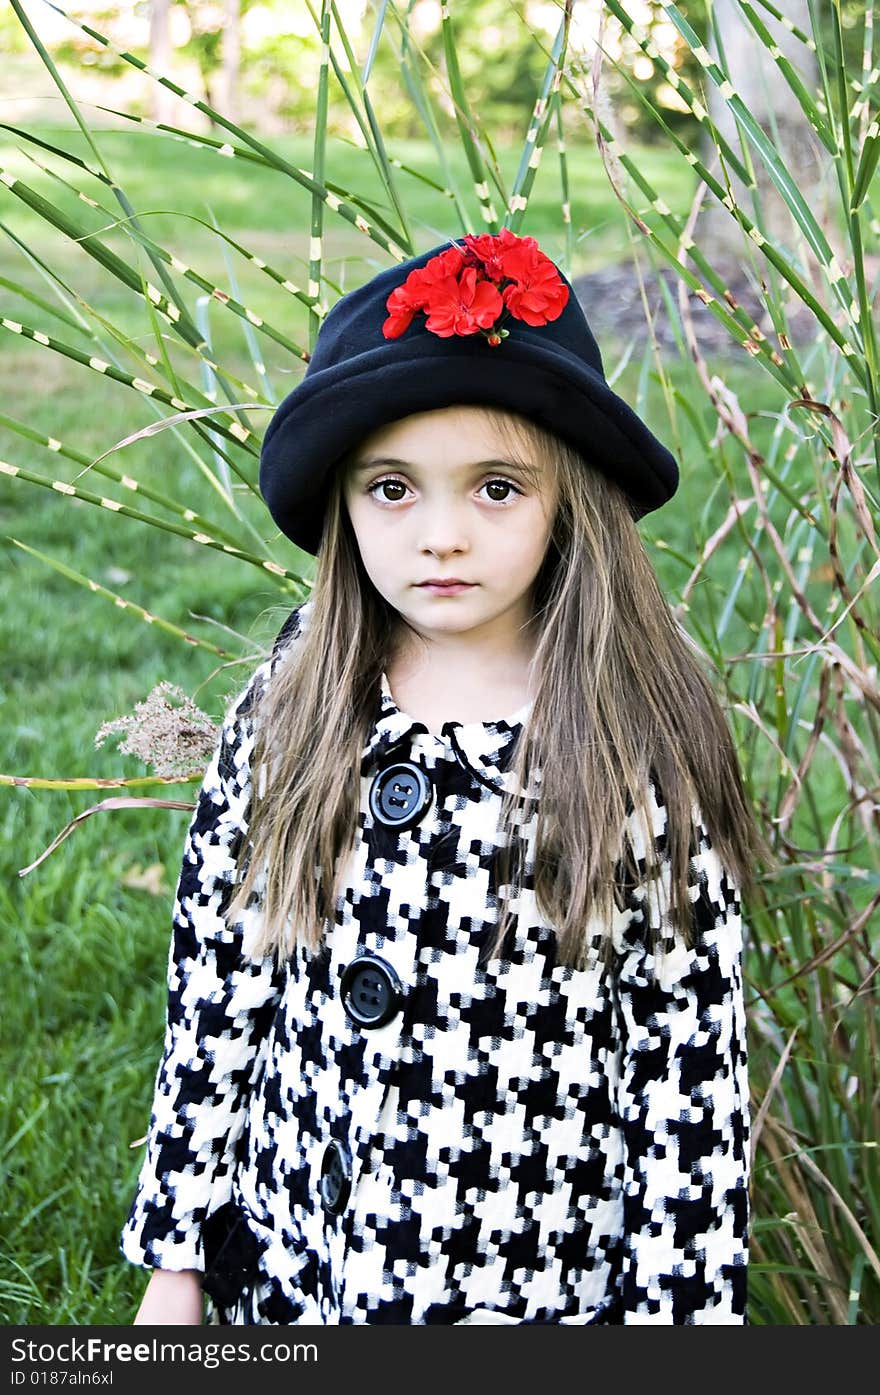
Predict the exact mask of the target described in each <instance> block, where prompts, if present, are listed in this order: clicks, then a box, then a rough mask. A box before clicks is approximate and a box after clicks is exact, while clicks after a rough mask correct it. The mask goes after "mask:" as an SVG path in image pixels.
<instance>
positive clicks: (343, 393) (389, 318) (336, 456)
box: [260, 230, 678, 554]
mask: <svg viewBox="0 0 880 1395" xmlns="http://www.w3.org/2000/svg"><path fill="white" fill-rule="evenodd" d="M454 404H473V405H481V404H482V405H490V406H496V407H502V408H505V409H506V410H507V411H510V412H514V413H518V414H519V415H521V416H525V417H529V418H531V419H532V420H534V421H536V422H538V423H539V424H540V425H541V426H543V427H545V428H547V429H549V430H550V431H552V432H555V433H556V435H558V436H560V437H562V438H563V439H564V440H565V441H567V442H569V443H570V444H571V445H572V446H574V447H575V448H576V449H577V450H579V451H580V452H581V454H582V455H583V456H584V457H585V458H586V459H587V460H588V461H589V462H590V463H591V464H593V465H594V466H595V467H596V468H597V469H599V470H601V471H602V472H603V473H604V474H606V475H608V476H609V477H610V478H611V479H613V480H615V481H616V482H617V484H619V486H620V487H621V489H623V490H624V492H625V493H626V494H627V495H628V496H629V498H630V501H631V504H632V507H633V512H634V516H635V517H636V518H641V517H642V516H643V515H644V514H646V513H650V512H652V511H653V510H654V509H658V508H660V506H661V505H662V504H665V503H666V502H667V500H668V499H670V498H671V497H672V495H673V494H674V493H675V490H676V488H677V486H678V466H677V464H676V461H675V457H674V456H673V455H672V454H671V452H670V451H669V450H667V449H666V447H665V446H664V445H662V444H661V442H660V441H658V440H657V438H656V437H655V436H654V435H653V434H652V432H651V431H649V429H648V427H647V426H646V425H645V423H644V422H643V421H642V419H641V418H640V417H639V416H638V415H637V414H636V412H634V411H633V409H632V408H631V407H630V406H628V405H627V403H626V402H624V401H623V399H622V398H620V397H618V396H617V395H616V393H614V392H612V390H611V388H610V387H609V386H608V384H607V382H606V381H605V372H604V368H603V365H602V356H601V354H600V352H599V346H598V344H597V343H596V340H595V338H594V337H593V334H592V332H591V330H590V326H589V324H588V323H587V320H586V317H585V315H584V312H583V309H582V308H581V306H580V304H579V302H578V300H577V297H576V296H575V294H574V290H573V289H572V286H571V283H570V282H569V281H568V280H567V278H566V277H565V276H564V275H563V274H562V272H560V271H559V268H558V267H557V266H556V265H555V263H553V262H552V261H550V259H549V258H548V257H546V256H545V254H544V253H543V252H541V251H540V249H538V246H537V243H536V242H535V240H534V238H530V237H529V238H521V237H517V236H516V235H515V234H513V233H510V232H509V231H507V230H503V231H502V233H501V234H499V235H498V236H491V235H489V234H483V235H479V236H471V235H468V236H465V237H463V238H460V239H458V240H457V241H452V240H450V241H449V242H444V243H441V244H440V245H439V246H438V247H434V248H432V249H431V250H430V251H428V252H422V253H420V254H419V255H418V256H417V257H412V258H410V259H409V260H408V261H404V262H400V263H398V264H397V265H396V266H393V267H389V268H388V269H387V270H384V271H380V272H379V273H378V274H377V275H375V276H374V277H372V278H371V280H369V281H367V282H366V283H365V284H364V285H362V286H359V287H358V288H357V289H356V290H353V291H350V292H349V293H348V294H347V295H344V296H342V297H341V299H340V300H338V301H337V302H336V304H335V305H334V306H333V308H332V309H331V310H330V311H329V313H328V314H327V316H326V317H325V319H324V321H323V324H322V325H321V328H320V330H319V332H318V337H317V340H316V342H315V349H314V353H313V354H312V357H311V360H310V362H309V365H308V368H307V369H306V372H305V375H304V377H303V378H302V379H301V381H300V382H299V384H298V385H297V386H296V387H295V388H294V389H293V391H292V392H290V393H288V395H287V397H285V398H284V400H283V401H282V402H281V404H280V405H279V406H278V408H277V409H276V411H275V413H274V415H273V417H272V419H271V420H270V422H269V425H268V427H267V429H266V434H265V436H264V438H263V446H262V454H261V459H260V489H261V491H262V493H263V497H264V499H265V500H266V503H267V505H268V507H269V511H270V513H271V515H272V517H273V519H274V520H275V522H276V523H277V525H278V527H279V528H280V529H281V531H282V532H283V533H286V535H287V536H288V537H289V538H290V539H291V540H292V541H293V542H295V543H296V544H297V546H298V547H301V548H304V549H305V551H306V552H310V553H313V554H314V553H316V552H317V551H318V547H319V545H320V541H321V532H322V528H323V522H324V514H325V510H326V503H327V492H328V486H329V482H330V479H331V475H332V471H333V469H334V467H335V466H336V465H337V463H338V462H339V461H340V459H341V458H342V457H343V456H344V455H345V454H346V453H347V452H348V451H349V450H351V449H352V448H354V447H355V446H357V444H358V443H359V441H361V440H362V439H363V438H365V437H366V436H368V435H369V434H370V433H371V432H373V431H375V430H376V429H377V428H378V427H380V426H385V425H387V424H389V423H390V422H393V421H398V420H399V419H400V418H402V417H406V416H410V415H412V414H413V413H414V412H426V411H431V410H433V409H435V408H438V407H448V406H452V405H454Z"/></svg>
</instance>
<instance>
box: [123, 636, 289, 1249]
mask: <svg viewBox="0 0 880 1395" xmlns="http://www.w3.org/2000/svg"><path fill="white" fill-rule="evenodd" d="M285 630H289V622H288V625H287V626H285ZM284 633H285V632H284V631H283V632H282V634H284ZM276 653H277V642H276ZM271 662H272V661H271V660H270V661H267V663H266V664H263V665H261V667H260V668H259V669H258V670H257V672H256V673H255V674H254V676H253V678H252V680H251V682H250V683H249V684H248V686H247V688H245V690H244V692H243V693H242V694H240V696H239V698H238V699H237V700H236V701H235V702H234V703H233V705H232V707H231V708H230V709H229V712H228V713H227V715H226V718H225V720H224V722H223V726H222V730H221V735H220V739H219V741H218V744H217V747H216V749H215V751H214V755H213V757H212V759H211V762H210V764H209V766H208V769H207V771H206V773H205V777H204V781H203V783H202V787H201V791H200V793H199V797H198V802H197V805H196V810H195V813H194V815H193V818H192V821H191V823H190V826H189V830H188V833H187V837H186V842H185V845H184V853H183V863H182V867H181V872H180V879H179V882H178V886H177V892H176V896H175V901H174V913H173V933H172V937H171V947H170V952H169V957H168V1007H167V1020H166V1030H165V1045H164V1051H163V1055H162V1059H161V1061H160V1064H159V1069H158V1073H157V1076H156V1083H155V1091H154V1096H153V1108H152V1117H151V1120H150V1128H149V1133H148V1136H147V1152H146V1157H145V1159H144V1163H143V1166H142V1169H141V1172H140V1177H139V1179H138V1184H137V1190H136V1193H135V1197H134V1201H133V1203H132V1206H131V1210H130V1213H129V1216H128V1219H127V1221H126V1224H125V1227H124V1229H123V1232H122V1239H121V1249H122V1252H123V1254H124V1255H125V1257H126V1258H127V1259H129V1260H131V1262H132V1263H135V1264H145V1265H149V1266H153V1267H156V1268H160V1269H171V1270H181V1269H195V1270H203V1269H204V1256H203V1248H202V1238H201V1230H202V1226H203V1224H204V1221H205V1218H206V1216H208V1215H211V1214H213V1212H214V1211H216V1210H217V1209H218V1208H219V1207H221V1206H222V1205H224V1204H225V1202H227V1201H228V1200H229V1198H230V1193H231V1184H232V1174H233V1169H234V1161H235V1145H236V1142H237V1140H238V1138H239V1136H240V1134H241V1131H242V1128H243V1126H244V1122H245V1116H246V1111H247V1101H248V1096H249V1091H250V1089H251V1087H252V1086H253V1084H254V1083H255V1081H256V1079H257V1076H258V1073H259V1071H260V1069H261V1065H262V1048H263V1046H264V1045H265V1041H266V1037H267V1033H268V1029H269V1026H270V1024H271V1021H272V1017H273V1014H274V1011H275V1007H276V1005H277V1003H278V1000H279V997H280V993H281V971H280V970H279V969H278V968H277V967H276V965H275V962H274V959H273V957H272V956H268V957H265V958H259V959H255V958H253V957H252V956H251V955H250V954H249V952H248V942H249V940H251V939H252V937H253V935H254V934H255V933H256V932H257V930H258V929H259V917H260V904H259V899H258V898H255V899H254V904H253V906H251V907H248V909H247V910H246V911H245V912H244V913H243V915H241V916H240V917H239V918H238V919H237V920H236V921H235V922H233V923H232V924H231V925H229V926H227V924H226V923H225V921H224V914H223V913H224V910H225V908H226V906H227V905H228V903H229V900H230V898H231V893H232V890H233V884H234V877H235V864H236V855H237V850H238V845H239V841H240V839H241V837H242V835H243V833H244V832H246V830H247V819H248V812H249V810H248V805H249V801H250V774H251V771H250V765H251V750H252V740H253V733H252V729H251V724H250V722H249V719H248V715H247V713H248V709H249V707H250V703H251V699H252V695H253V692H254V690H255V687H256V685H257V684H258V683H259V682H261V681H262V680H263V678H264V677H265V675H266V673H267V671H268V669H269V667H270V664H271Z"/></svg>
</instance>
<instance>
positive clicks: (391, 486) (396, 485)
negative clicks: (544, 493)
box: [367, 475, 522, 504]
mask: <svg viewBox="0 0 880 1395" xmlns="http://www.w3.org/2000/svg"><path fill="white" fill-rule="evenodd" d="M480 488H481V489H488V490H490V491H491V492H490V494H489V498H490V499H491V500H492V502H493V503H495V504H506V503H507V502H508V501H509V499H510V497H511V491H512V492H513V494H521V493H522V490H520V489H517V487H516V485H515V484H513V482H512V481H511V480H506V479H503V478H502V477H501V476H499V477H498V478H497V479H491V480H486V481H485V483H484V484H482V485H481V486H480ZM499 489H500V490H502V491H503V492H502V493H500V494H499V493H498V492H496V491H498V490H499ZM380 490H381V491H382V492H381V494H380V493H379V491H380ZM388 490H391V491H394V490H397V491H399V492H398V493H393V492H392V493H387V492H386V491H388ZM406 490H407V486H406V485H405V484H404V482H403V480H400V479H395V478H394V477H393V476H391V475H389V476H387V477H386V478H385V479H381V480H374V481H373V483H372V484H371V485H368V486H367V493H368V494H372V495H373V497H374V498H375V499H377V500H378V501H379V503H384V504H399V503H400V501H401V499H403V497H404V495H405V494H406Z"/></svg>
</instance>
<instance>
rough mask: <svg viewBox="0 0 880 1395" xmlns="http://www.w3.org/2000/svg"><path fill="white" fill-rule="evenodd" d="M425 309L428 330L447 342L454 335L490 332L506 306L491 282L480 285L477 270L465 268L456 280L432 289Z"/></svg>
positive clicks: (445, 282)
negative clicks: (482, 331) (482, 330)
mask: <svg viewBox="0 0 880 1395" xmlns="http://www.w3.org/2000/svg"><path fill="white" fill-rule="evenodd" d="M425 309H426V310H427V312H428V319H427V323H426V325H425V328H426V329H429V330H430V331H431V333H432V334H437V335H439V336H440V338H441V339H448V338H449V337H450V336H451V335H453V334H476V333H478V331H479V330H481V329H491V327H492V325H494V323H495V321H496V320H497V319H498V316H499V315H500V314H501V311H502V310H503V309H504V305H503V303H502V300H501V296H500V295H499V294H498V290H497V288H496V287H495V286H493V285H492V283H491V281H478V280H477V271H476V267H473V266H466V267H465V268H464V270H463V271H462V273H461V276H460V277H458V278H457V279H456V277H454V276H447V277H445V278H444V279H443V280H442V281H438V282H437V283H436V285H434V286H433V287H432V289H431V298H430V300H429V301H428V304H427V305H426V306H425Z"/></svg>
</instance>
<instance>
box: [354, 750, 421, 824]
mask: <svg viewBox="0 0 880 1395" xmlns="http://www.w3.org/2000/svg"><path fill="white" fill-rule="evenodd" d="M432 799H433V790H432V788H431V781H430V780H429V779H428V777H427V775H426V774H425V772H424V770H423V769H422V767H421V766H420V765H415V764H414V763H413V762H412V761H408V760H405V761H400V763H399V764H397V765H389V766H388V768H387V769H386V770H380V771H379V773H378V775H376V776H375V778H374V780H373V783H372V784H371V786H370V813H371V814H372V815H373V818H374V819H375V821H376V823H380V824H383V825H384V826H385V828H412V826H413V824H416V823H418V822H419V820H420V819H422V818H424V816H425V814H426V813H427V812H428V810H429V809H430V807H431V800H432Z"/></svg>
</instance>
